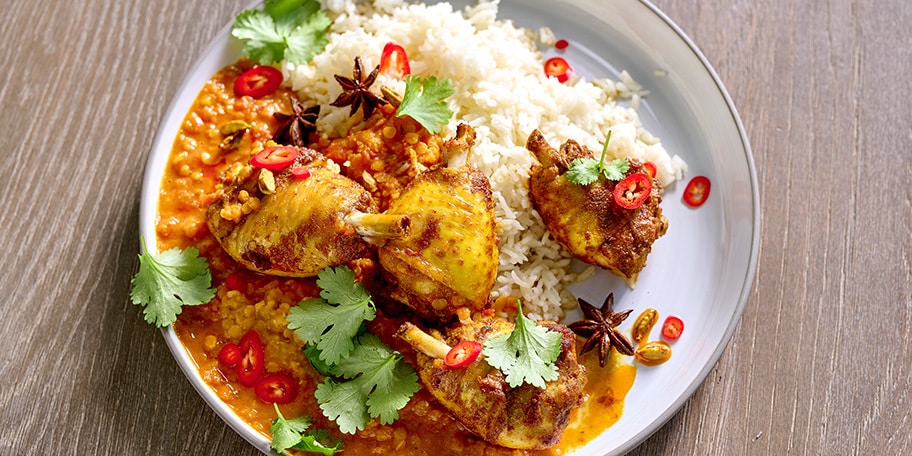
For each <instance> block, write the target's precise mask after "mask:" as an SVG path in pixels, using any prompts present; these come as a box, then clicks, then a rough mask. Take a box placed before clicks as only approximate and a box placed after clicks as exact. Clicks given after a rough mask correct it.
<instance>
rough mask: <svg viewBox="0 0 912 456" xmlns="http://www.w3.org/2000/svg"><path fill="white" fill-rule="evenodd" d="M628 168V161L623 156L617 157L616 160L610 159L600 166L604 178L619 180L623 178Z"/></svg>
mask: <svg viewBox="0 0 912 456" xmlns="http://www.w3.org/2000/svg"><path fill="white" fill-rule="evenodd" d="M629 169H630V162H629V161H627V160H626V159H624V158H618V159H616V160H611V163H608V164H607V165H604V166H603V167H602V174H604V175H605V179H608V180H613V181H619V180H621V179H623V178H624V175H625V174H626V173H627V170H629Z"/></svg>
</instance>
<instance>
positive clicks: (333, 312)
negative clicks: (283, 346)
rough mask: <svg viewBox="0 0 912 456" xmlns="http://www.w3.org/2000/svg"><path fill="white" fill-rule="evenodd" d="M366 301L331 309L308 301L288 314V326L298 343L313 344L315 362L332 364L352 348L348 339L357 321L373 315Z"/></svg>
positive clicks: (325, 304)
mask: <svg viewBox="0 0 912 456" xmlns="http://www.w3.org/2000/svg"><path fill="white" fill-rule="evenodd" d="M369 304H370V302H369V301H368V302H366V303H352V304H348V305H338V306H333V305H331V304H329V303H327V302H326V301H324V300H322V299H308V300H306V301H303V302H301V303H300V304H298V305H297V306H295V307H292V308H291V309H290V310H289V311H288V317H287V319H288V327H289V328H290V329H292V330H294V332H295V334H296V335H297V336H298V338H299V339H301V341H303V342H304V343H306V344H315V345H316V348H317V349H319V350H320V353H319V355H318V356H319V359H320V360H322V361H325V362H327V363H329V364H336V363H338V362H339V360H340V359H342V358H344V357H346V356H348V355H349V353H351V351H352V349H353V348H354V342H353V341H352V338H353V337H355V334H357V333H358V328H359V327H360V326H361V322H363V321H365V320H367V321H371V320H373V319H374V316H375V315H376V313H375V310H374V308H373V307H371V306H370V305H369Z"/></svg>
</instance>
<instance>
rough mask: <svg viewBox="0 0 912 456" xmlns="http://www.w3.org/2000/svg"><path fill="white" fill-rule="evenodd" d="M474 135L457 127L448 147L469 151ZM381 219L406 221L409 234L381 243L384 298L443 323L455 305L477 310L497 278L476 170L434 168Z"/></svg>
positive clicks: (487, 199) (489, 213)
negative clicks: (403, 218) (385, 283)
mask: <svg viewBox="0 0 912 456" xmlns="http://www.w3.org/2000/svg"><path fill="white" fill-rule="evenodd" d="M473 141H474V131H471V129H470V128H468V127H467V126H463V127H461V128H460V132H459V133H458V134H457V136H456V138H454V139H453V140H450V141H448V143H447V146H446V147H447V148H448V149H454V150H455V149H463V148H468V147H469V146H470V145H471V143H472V142H473ZM386 214H388V215H402V216H407V217H408V218H409V220H410V222H411V228H410V230H409V233H408V235H406V236H403V237H400V238H392V239H389V240H387V241H386V242H385V243H384V244H383V245H382V246H381V247H380V249H379V253H378V257H379V260H380V266H381V268H382V270H383V274H384V277H386V278H387V281H388V282H390V284H391V287H390V291H389V294H390V295H391V296H392V297H393V298H394V299H396V300H397V301H400V302H402V303H405V304H407V305H408V306H409V307H411V308H412V309H414V310H415V311H416V312H417V313H418V314H419V315H421V316H422V317H424V318H427V319H430V320H433V321H440V322H443V323H446V322H448V321H451V320H452V319H453V317H454V316H455V315H456V311H457V310H458V309H459V308H465V307H468V308H471V309H473V310H477V309H480V308H482V307H484V305H485V304H486V303H487V300H488V295H489V294H490V292H491V288H492V287H493V286H494V280H495V279H496V277H497V265H498V260H497V257H498V248H497V235H496V231H495V225H494V223H495V220H494V201H493V199H492V196H491V185H490V183H489V182H488V179H487V177H486V176H485V175H484V174H482V172H481V171H479V170H478V169H477V168H474V167H471V166H460V167H458V168H435V169H432V170H430V171H426V172H424V173H421V174H419V175H418V176H417V177H416V178H415V180H413V181H412V182H411V183H410V184H409V185H408V187H406V189H405V190H404V191H403V192H402V194H401V195H400V196H399V198H397V199H395V200H394V201H393V202H392V203H390V207H389V209H388V210H387V211H386Z"/></svg>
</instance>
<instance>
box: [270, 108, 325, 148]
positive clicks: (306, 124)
mask: <svg viewBox="0 0 912 456" xmlns="http://www.w3.org/2000/svg"><path fill="white" fill-rule="evenodd" d="M289 99H290V100H291V111H292V113H291V114H285V113H284V112H277V113H274V114H273V115H272V117H273V118H275V120H277V121H278V122H279V128H276V131H275V133H274V134H273V135H272V140H273V141H275V142H277V143H279V144H285V145H291V146H298V147H305V146H307V144H308V143H309V142H310V141H309V138H310V134H311V133H313V132H315V131H317V125H316V122H317V117H319V115H320V105H314V106H311V107H309V108H304V105H303V104H301V102H300V101H298V99H297V98H295V97H289Z"/></svg>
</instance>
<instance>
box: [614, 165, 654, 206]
mask: <svg viewBox="0 0 912 456" xmlns="http://www.w3.org/2000/svg"><path fill="white" fill-rule="evenodd" d="M650 192H652V179H650V178H649V177H648V176H646V175H645V174H643V173H635V174H631V175H629V176H627V177H625V178H624V179H622V180H621V181H620V182H618V183H617V185H615V186H614V202H616V203H617V204H618V206H621V207H623V208H624V209H636V208H638V207H640V206H642V205H643V203H645V202H646V199H647V198H649V193H650Z"/></svg>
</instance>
